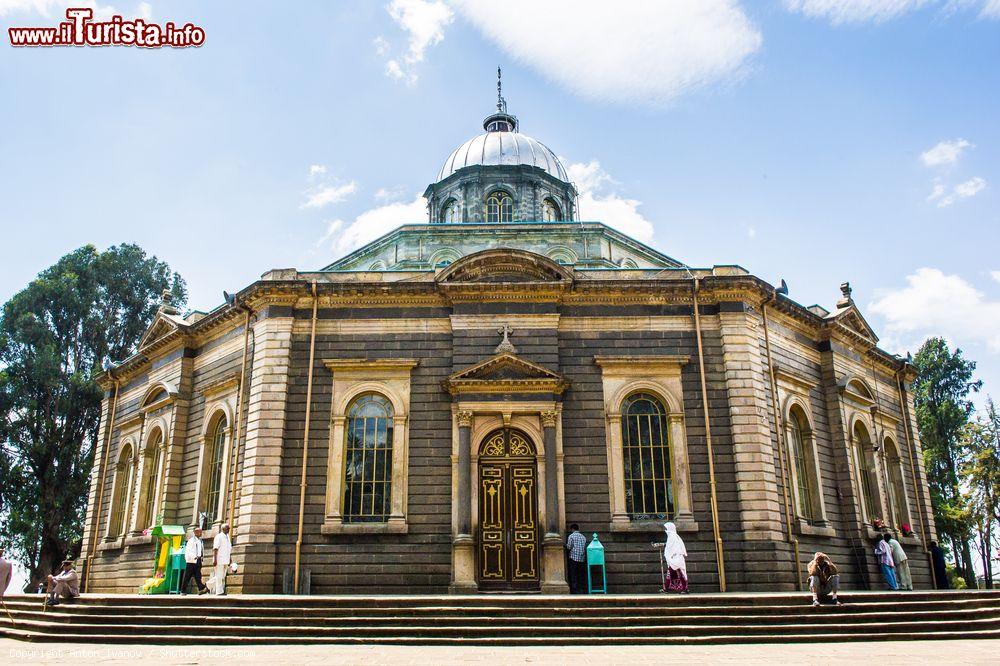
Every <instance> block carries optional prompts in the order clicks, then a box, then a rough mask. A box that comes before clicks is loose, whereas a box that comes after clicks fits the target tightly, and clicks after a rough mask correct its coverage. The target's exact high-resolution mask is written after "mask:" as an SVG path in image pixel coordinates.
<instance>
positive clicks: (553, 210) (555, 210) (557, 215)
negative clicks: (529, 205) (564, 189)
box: [542, 199, 562, 222]
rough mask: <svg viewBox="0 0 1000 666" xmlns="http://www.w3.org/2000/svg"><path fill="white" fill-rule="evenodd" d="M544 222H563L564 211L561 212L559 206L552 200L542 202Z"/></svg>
mask: <svg viewBox="0 0 1000 666" xmlns="http://www.w3.org/2000/svg"><path fill="white" fill-rule="evenodd" d="M542 221H543V222H560V221H562V211H561V210H559V204H557V203H556V202H555V201H553V200H552V199H545V201H543V202H542Z"/></svg>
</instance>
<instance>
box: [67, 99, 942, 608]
mask: <svg viewBox="0 0 1000 666" xmlns="http://www.w3.org/2000/svg"><path fill="white" fill-rule="evenodd" d="M483 128H484V132H483V133H481V134H478V135H477V136H475V137H474V138H472V139H470V140H469V141H466V142H465V143H463V144H462V145H461V146H459V147H458V148H457V149H456V150H455V151H454V152H453V153H451V155H449V156H448V157H447V159H445V161H444V165H443V166H442V167H441V170H440V172H439V173H438V175H437V179H436V180H435V182H433V183H432V184H430V185H429V186H428V187H427V190H426V198H427V202H428V216H429V217H428V220H427V221H426V223H419V224H407V225H405V226H402V227H400V228H398V229H396V230H395V231H393V232H391V233H389V234H387V235H385V236H383V237H382V238H379V239H378V240H376V241H373V242H371V243H369V244H368V245H366V246H364V247H362V248H360V249H358V250H356V251H354V252H352V253H351V254H350V255H348V256H346V257H343V258H341V259H338V260H337V261H335V262H333V263H331V264H330V265H328V266H326V267H325V268H323V269H321V270H318V271H311V272H300V271H297V270H294V269H277V270H271V271H268V272H266V273H264V274H263V275H262V276H261V278H260V279H259V280H257V281H256V282H254V283H253V284H250V285H248V286H246V287H245V288H244V289H242V290H241V291H239V292H238V293H236V294H235V295H232V296H230V297H228V298H227V302H226V303H225V304H224V305H222V306H220V307H218V308H216V309H215V310H213V311H211V312H207V313H204V312H192V313H190V314H187V315H182V314H181V313H179V312H178V311H177V310H176V309H175V308H173V307H172V306H171V305H170V303H169V302H164V304H163V305H162V307H161V309H160V312H159V314H158V315H157V317H156V319H155V321H154V322H153V324H152V325H151V326H150V328H149V330H148V331H147V332H146V334H145V336H144V337H143V339H142V341H141V344H140V347H139V350H138V352H137V353H136V354H135V355H134V356H132V357H131V358H128V359H126V360H124V361H122V362H121V363H118V364H117V365H115V366H114V367H113V368H111V369H110V370H109V371H108V372H107V373H106V374H105V375H104V376H103V377H102V385H103V387H104V388H105V390H106V398H105V400H104V403H103V418H102V424H103V425H102V429H101V432H100V440H99V445H98V447H97V450H96V458H95V464H94V473H93V477H92V482H91V487H90V500H89V508H88V511H87V516H86V527H85V535H84V541H83V547H82V555H81V557H82V559H83V560H84V562H83V566H85V568H86V578H87V589H88V591H91V592H131V591H135V590H136V589H137V588H138V586H139V584H140V582H141V581H142V579H144V578H145V577H147V576H149V575H150V572H151V560H152V551H153V545H152V543H151V540H150V537H149V536H148V530H149V528H150V527H151V526H153V525H155V524H156V523H163V524H177V525H183V526H186V527H188V528H193V527H194V526H195V525H197V524H202V525H204V526H205V535H204V536H205V539H206V544H207V548H206V550H207V551H208V553H209V556H208V557H207V558H206V565H209V564H211V555H210V553H211V537H212V536H213V535H214V533H215V532H216V530H217V529H219V525H220V524H221V523H222V522H223V521H227V522H230V523H232V526H233V535H234V544H235V548H234V560H235V561H236V562H238V563H239V565H240V571H239V573H238V574H236V575H235V576H231V577H230V588H231V590H233V591H237V592H239V591H242V592H244V593H282V592H291V591H292V590H293V589H295V583H296V581H297V583H298V589H299V590H300V591H308V592H309V593H312V594H343V593H447V592H453V593H474V592H488V591H536V592H541V593H561V592H565V591H566V590H567V585H566V571H565V550H564V546H563V544H564V542H565V538H566V534H567V526H568V525H569V524H571V523H579V524H580V525H581V528H582V531H583V532H584V533H585V534H586V535H587V536H588V538H589V536H590V534H591V533H594V532H596V533H598V535H599V537H600V540H601V542H602V543H603V544H604V546H605V548H606V555H607V561H608V565H607V571H608V588H609V591H610V592H613V593H654V592H656V591H658V589H659V586H660V581H659V575H660V569H659V567H658V553H657V551H656V550H655V549H653V548H652V547H651V546H650V543H651V542H652V541H659V540H661V539H662V523H663V522H664V520H667V519H669V520H672V521H674V522H675V523H676V524H677V526H678V529H679V531H680V533H681V535H682V536H683V538H684V540H685V542H686V543H687V548H688V551H689V553H690V556H689V560H688V571H689V575H690V578H691V585H692V589H693V590H695V591H717V590H720V589H724V590H778V589H785V590H788V589H795V588H796V587H797V586H798V585H800V584H801V581H803V580H804V579H805V571H804V569H805V564H806V563H807V562H808V560H809V559H811V557H812V554H813V552H814V551H816V550H822V551H825V552H827V553H828V554H830V555H831V556H832V557H833V558H834V560H835V561H836V562H837V564H838V566H839V567H840V570H841V573H842V574H843V575H842V578H843V584H844V586H845V587H847V588H855V589H858V588H864V587H865V586H866V585H869V584H870V585H871V586H872V587H876V588H877V587H879V584H878V581H877V572H876V568H875V563H874V560H873V558H872V557H871V548H872V539H873V538H874V537H876V534H877V533H876V531H875V529H874V527H873V526H874V525H876V524H878V523H879V522H880V521H884V523H886V524H887V525H890V526H892V527H893V528H895V529H897V531H900V532H903V533H904V534H906V536H903V537H901V541H902V542H903V544H904V546H905V547H906V548H907V549H908V550H909V552H910V555H911V560H910V561H911V568H912V569H913V574H914V580H915V584H916V586H917V587H918V588H928V587H930V586H931V584H932V581H931V573H930V569H929V568H928V566H927V557H926V550H925V548H926V544H927V541H928V540H929V539H933V538H934V537H935V533H934V523H933V518H932V515H931V512H930V498H929V494H928V490H927V482H926V479H925V475H924V470H923V467H922V453H921V450H920V443H919V441H918V439H917V432H916V428H915V425H914V416H913V414H914V409H913V399H912V395H911V393H910V392H909V390H908V386H909V383H910V382H911V381H912V379H913V377H914V373H913V370H912V368H911V367H910V366H908V365H907V364H906V363H905V362H904V361H902V360H900V359H898V358H896V357H894V356H892V355H890V354H888V353H886V352H885V351H883V350H881V349H879V348H878V346H877V342H878V338H877V337H876V335H875V333H874V332H873V331H872V329H871V328H870V326H869V325H868V324H867V323H866V322H865V319H864V317H863V316H862V314H861V312H860V311H859V309H858V307H857V306H856V305H855V303H854V301H853V300H852V299H851V291H850V287H849V286H848V285H846V284H845V285H843V286H842V287H841V292H842V293H841V297H840V299H839V300H837V302H836V304H835V305H834V306H833V307H832V309H826V308H823V307H821V306H818V305H812V306H809V307H805V306H803V305H800V304H799V303H796V302H795V301H793V300H791V299H790V298H788V296H787V295H786V294H784V293H781V292H782V291H783V290H777V289H775V287H773V286H772V285H770V284H768V283H766V282H764V281H763V280H761V279H760V278H757V277H755V276H754V275H752V274H750V273H748V272H747V271H746V270H744V269H743V268H741V267H739V266H736V265H716V266H713V267H710V268H700V267H693V266H688V265H685V264H684V263H683V262H681V261H679V260H677V259H673V258H671V257H669V256H666V255H664V254H662V253H661V252H659V251H658V250H655V249H653V248H650V247H648V246H646V245H644V244H642V243H640V242H637V241H635V240H633V239H631V238H629V237H628V236H626V235H624V234H622V233H620V232H618V231H615V230H614V229H612V228H610V227H608V226H606V225H604V224H602V223H601V222H600V221H588V220H583V219H580V215H579V212H578V211H577V192H576V189H575V188H574V186H573V184H572V183H571V182H569V178H568V176H567V173H566V170H565V169H564V168H563V165H562V164H561V163H560V161H559V159H558V158H557V157H556V155H555V153H553V151H551V150H550V149H549V148H547V147H546V146H545V145H544V144H542V143H541V142H539V141H536V140H535V139H533V138H531V137H529V136H527V135H525V134H522V133H521V132H520V131H519V124H518V120H517V118H515V117H514V116H513V115H511V114H509V113H507V109H506V104H505V103H503V102H502V100H501V103H500V104H498V105H497V111H496V112H495V113H493V114H492V115H490V116H489V117H488V118H486V120H485V121H484V123H483ZM207 568H208V567H207V566H206V574H207Z"/></svg>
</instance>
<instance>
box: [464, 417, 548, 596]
mask: <svg viewBox="0 0 1000 666" xmlns="http://www.w3.org/2000/svg"><path fill="white" fill-rule="evenodd" d="M498 431H503V432H504V433H505V442H509V433H511V432H515V433H517V434H518V435H519V436H521V437H522V438H524V439H525V440H526V441H527V442H528V443H530V444H531V446H532V447H533V449H534V450H533V451H531V452H529V453H527V454H525V455H510V454H509V452H508V453H507V454H506V455H504V456H490V455H483V453H482V451H483V446H484V445H485V443H486V441H487V440H488V439H489V438H491V437H492V436H494V435H495V434H496V433H497V432H498ZM505 446H506V444H505ZM474 452H475V453H476V456H475V461H476V465H475V470H476V474H475V483H476V489H477V492H476V493H475V495H476V499H475V508H476V512H475V521H474V522H475V524H474V526H473V530H472V531H473V533H474V534H475V541H476V549H475V550H476V556H475V567H476V571H475V579H476V584H477V586H478V589H479V590H480V591H482V592H537V591H538V590H539V589H540V585H541V579H542V576H541V565H542V539H541V520H540V518H541V511H540V508H541V507H540V494H539V487H540V482H541V480H540V474H539V469H538V467H539V466H538V460H537V458H538V455H539V449H538V444H537V442H535V441H534V438H533V437H532V436H531V435H530V434H529V433H527V432H525V431H524V430H522V429H520V428H517V427H511V426H508V425H503V426H502V427H500V428H495V429H491V430H489V431H488V432H486V433H485V434H484V435H482V436H481V437H480V438H479V442H478V444H477V445H476V446H475V448H474ZM493 466H502V467H503V470H504V471H503V479H504V485H506V486H507V487H506V488H505V489H504V491H503V492H504V494H505V496H506V497H505V499H506V500H507V505H506V509H505V510H504V512H503V513H504V517H505V520H508V519H510V518H511V517H512V516H513V513H514V511H513V507H512V504H511V503H512V502H513V498H514V494H513V493H514V487H515V486H514V474H513V472H514V470H515V469H517V468H520V469H525V468H528V469H530V470H531V475H530V476H531V479H532V482H533V491H532V493H533V497H532V506H533V508H534V526H533V528H532V530H531V531H532V537H533V539H532V543H533V545H534V552H533V555H532V557H533V560H534V561H533V565H534V573H535V576H534V578H531V579H524V580H512V578H511V576H512V571H511V573H509V574H508V577H507V578H506V579H505V580H503V581H496V580H484V579H483V578H482V577H481V574H482V558H483V550H482V514H481V511H480V507H481V503H482V501H483V498H482V494H481V491H482V488H483V482H484V471H485V468H487V467H493ZM525 531H526V530H525ZM512 532H513V526H510V527H508V526H506V525H505V526H504V538H505V542H506V545H507V548H508V550H507V553H506V555H507V557H506V560H507V562H508V563H509V564H511V565H513V557H514V555H513V554H512V553H511V552H510V549H512V548H513V537H511V534H512ZM509 569H511V570H512V569H513V566H510V567H509Z"/></svg>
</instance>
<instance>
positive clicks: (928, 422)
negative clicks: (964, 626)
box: [913, 338, 982, 584]
mask: <svg viewBox="0 0 1000 666" xmlns="http://www.w3.org/2000/svg"><path fill="white" fill-rule="evenodd" d="M913 365H914V366H915V367H916V369H917V379H916V381H915V382H914V384H913V398H914V401H915V403H916V417H917V426H918V428H919V429H920V441H921V442H922V444H923V449H924V463H925V465H926V467H927V482H928V485H929V486H930V491H931V502H932V504H933V507H934V521H935V523H936V524H937V528H938V532H939V533H940V534H941V535H942V536H943V537H945V538H947V540H948V542H949V545H950V546H951V548H952V551H953V553H954V554H955V555H956V557H960V558H961V560H960V561H959V562H958V563H959V564H960V568H961V569H962V573H963V575H964V576H965V578H966V580H968V581H969V582H970V584H972V582H974V578H973V573H972V566H971V561H970V554H969V544H968V540H969V536H970V532H971V517H970V514H969V510H968V506H967V504H966V501H965V497H964V496H963V494H962V490H961V486H960V483H959V445H960V441H961V438H962V435H963V432H964V429H965V428H966V425H967V424H968V423H969V418H970V416H971V414H972V411H973V404H972V401H971V400H970V399H969V395H970V394H972V393H974V392H977V391H979V389H980V388H981V387H982V382H981V381H978V380H975V379H973V372H974V371H975V369H976V363H975V362H974V361H970V360H968V359H966V358H964V357H963V356H962V350H961V349H956V350H955V351H954V352H952V351H951V349H949V347H948V343H947V342H945V340H944V339H942V338H929V339H928V340H927V341H926V342H924V344H923V345H922V346H921V347H920V350H919V351H918V352H917V354H916V356H915V357H914V358H913Z"/></svg>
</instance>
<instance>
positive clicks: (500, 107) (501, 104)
mask: <svg viewBox="0 0 1000 666" xmlns="http://www.w3.org/2000/svg"><path fill="white" fill-rule="evenodd" d="M502 74H503V73H502V72H501V71H500V65H497V111H498V112H499V113H507V100H505V99H504V98H503V83H502V81H501V80H500V77H501V76H502Z"/></svg>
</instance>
